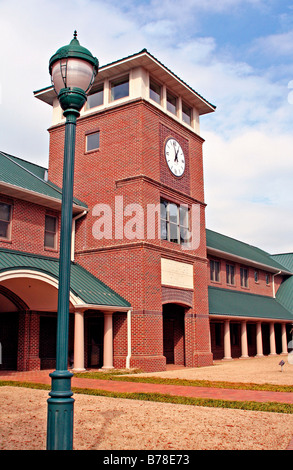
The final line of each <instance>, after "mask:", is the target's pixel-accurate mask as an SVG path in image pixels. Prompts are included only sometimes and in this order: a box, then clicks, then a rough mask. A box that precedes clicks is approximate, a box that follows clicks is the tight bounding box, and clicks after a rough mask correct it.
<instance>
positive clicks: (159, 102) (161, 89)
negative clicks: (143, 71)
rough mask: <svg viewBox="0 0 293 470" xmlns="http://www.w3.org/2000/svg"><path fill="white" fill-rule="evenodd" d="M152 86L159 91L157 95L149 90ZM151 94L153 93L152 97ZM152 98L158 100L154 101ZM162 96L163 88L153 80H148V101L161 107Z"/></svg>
mask: <svg viewBox="0 0 293 470" xmlns="http://www.w3.org/2000/svg"><path fill="white" fill-rule="evenodd" d="M152 84H153V85H154V86H156V87H158V88H159V89H160V93H159V94H157V93H156V92H155V91H154V90H152V89H151V85H152ZM152 93H153V96H152ZM154 96H158V97H159V100H157V99H155V98H154ZM162 96H163V87H162V85H160V84H159V83H158V82H156V80H153V79H152V78H150V83H149V97H150V99H151V100H152V101H154V102H155V103H157V104H159V105H161V104H162Z"/></svg>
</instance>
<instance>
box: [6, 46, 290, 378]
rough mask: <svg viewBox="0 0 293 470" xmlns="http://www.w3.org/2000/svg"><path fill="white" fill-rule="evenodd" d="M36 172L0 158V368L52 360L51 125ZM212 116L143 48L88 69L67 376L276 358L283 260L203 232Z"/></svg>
mask: <svg viewBox="0 0 293 470" xmlns="http://www.w3.org/2000/svg"><path fill="white" fill-rule="evenodd" d="M35 96H36V98H38V99H40V100H42V101H43V102H45V103H47V104H49V105H51V106H52V110H53V121H52V125H51V127H50V129H49V133H50V149H49V165H48V169H45V168H42V167H39V166H37V165H34V164H32V163H29V162H26V161H23V160H21V159H19V158H17V157H14V156H11V155H8V154H6V153H4V152H1V153H0V165H1V167H0V168H1V174H0V342H1V345H2V364H1V365H0V367H1V368H8V369H18V370H28V369H39V368H53V367H54V361H55V342H56V339H55V336H56V311H57V291H58V254H59V248H58V246H59V238H60V234H59V227H60V211H61V189H60V188H61V185H62V161H63V150H64V148H63V146H64V123H65V120H64V118H63V116H62V112H61V109H60V107H59V104H58V100H57V97H56V95H55V93H54V91H53V89H52V87H48V88H45V89H42V90H39V91H37V92H35ZM214 110H215V107H214V106H213V105H212V104H210V103H209V102H208V101H207V100H205V99H204V98H203V97H202V96H200V95H199V94H198V93H197V92H195V91H194V90H193V89H191V88H190V87H189V86H188V85H187V84H186V83H184V82H183V81H182V80H181V79H180V78H178V77H177V76H176V75H174V73H172V72H171V71H170V70H169V69H167V68H166V67H165V66H164V65H163V64H161V63H160V62H159V61H158V60H157V59H156V58H154V57H153V56H152V55H151V54H150V53H149V52H148V51H146V50H143V51H141V52H140V53H138V54H134V55H133V56H130V57H127V58H124V59H121V60H118V61H116V62H113V63H111V64H108V65H106V66H103V67H101V68H100V70H99V73H98V76H97V77H96V80H95V83H94V86H93V88H92V90H91V95H90V96H89V98H88V102H87V104H86V106H85V108H84V109H83V110H82V112H81V115H80V118H79V119H78V125H77V131H76V153H75V184H74V196H75V198H74V205H73V222H74V223H73V233H72V242H73V248H72V267H71V296H70V325H69V330H70V331H69V347H70V357H71V356H72V361H73V363H74V369H76V370H82V369H84V368H92V367H102V366H103V367H105V368H111V367H117V368H124V367H135V368H141V369H144V370H147V371H154V370H165V368H166V364H177V365H184V366H187V367H196V366H205V365H211V364H212V361H213V357H214V358H216V359H218V358H230V357H239V356H243V357H246V356H248V355H261V354H269V353H270V354H274V353H281V352H283V353H286V352H287V344H288V341H289V338H290V331H291V328H292V321H293V314H292V312H293V308H292V307H293V303H292V301H291V297H290V292H292V289H291V279H293V277H291V273H292V268H293V266H292V265H291V264H290V255H286V256H285V255H283V256H281V255H279V256H275V257H273V256H270V255H269V254H268V253H265V252H263V251H262V250H259V249H257V248H255V247H251V246H249V245H246V244H245V243H242V242H239V241H237V240H233V239H231V238H229V237H226V236H223V235H220V234H218V233H215V232H212V231H209V230H206V226H205V202H204V182H203V155H202V146H203V143H204V140H203V138H202V137H201V136H200V125H199V124H200V123H199V119H200V116H201V115H203V114H207V113H211V112H213V111H214Z"/></svg>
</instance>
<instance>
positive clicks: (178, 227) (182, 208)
mask: <svg viewBox="0 0 293 470" xmlns="http://www.w3.org/2000/svg"><path fill="white" fill-rule="evenodd" d="M162 206H164V207H165V210H164V216H163V217H162ZM170 208H172V209H173V208H175V209H176V214H174V215H172V214H171V213H170ZM182 216H183V218H184V220H182ZM172 217H176V221H173V220H172ZM162 224H164V226H165V235H166V236H165V237H162V233H163V225H162ZM189 228H190V210H189V206H188V204H178V203H176V202H173V201H168V200H167V199H164V198H161V200H160V239H161V240H166V241H168V242H171V243H175V244H176V245H180V246H182V245H185V244H187V243H188V240H186V239H185V238H184V237H183V236H182V232H183V231H187V232H188V231H189ZM174 229H175V231H176V237H174V239H173V238H172V233H171V231H173V230H174Z"/></svg>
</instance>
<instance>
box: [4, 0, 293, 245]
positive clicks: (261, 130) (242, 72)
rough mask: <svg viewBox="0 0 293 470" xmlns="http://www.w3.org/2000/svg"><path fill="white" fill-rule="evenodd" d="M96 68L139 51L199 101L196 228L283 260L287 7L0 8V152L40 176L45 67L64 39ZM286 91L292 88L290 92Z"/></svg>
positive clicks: (289, 218) (289, 63)
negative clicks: (205, 110)
mask: <svg viewBox="0 0 293 470" xmlns="http://www.w3.org/2000/svg"><path fill="white" fill-rule="evenodd" d="M74 29H77V31H78V38H79V40H80V42H81V44H82V45H84V46H85V47H88V48H89V49H90V50H91V52H92V53H93V54H94V55H96V56H97V57H98V58H99V60H100V63H101V64H106V63H108V62H112V61H114V60H116V59H119V58H121V57H125V56H128V55H130V54H132V53H135V52H138V51H140V50H141V49H143V48H147V49H148V50H149V51H150V53H152V54H153V55H154V56H155V57H157V58H158V59H159V60H160V61H161V62H163V63H164V64H165V65H166V66H167V67H168V68H170V69H171V70H172V71H173V72H174V73H176V74H177V75H179V76H180V77H181V78H182V79H183V80H184V81H186V82H187V83H188V84H189V85H190V86H191V87H192V88H194V89H195V90H197V91H198V92H199V93H200V94H201V95H203V96H204V97H205V98H206V99H207V100H208V101H210V102H211V103H213V104H214V105H216V107H217V109H216V112H215V113H213V114H210V115H207V116H203V117H202V120H201V134H202V136H203V138H204V139H205V144H204V170H205V198H206V202H207V211H206V216H207V226H208V227H209V228H211V229H214V230H217V231H219V232H222V233H225V234H227V235H230V236H232V237H235V238H239V239H241V240H243V241H246V242H248V243H252V244H255V245H257V246H259V247H261V248H263V249H265V250H267V251H269V252H272V253H275V252H287V251H293V236H292V234H293V194H292V181H293V158H292V153H293V152H292V149H293V4H292V2H289V1H287V0H266V1H265V0H217V1H215V0H184V1H182V0H160V1H159V0H147V1H134V0H119V1H118V0H108V1H105V0H104V1H101V0H70V1H69V0H50V2H48V0H46V1H45V0H26V1H25V2H24V1H21V0H8V1H7V0H0V31H1V40H2V48H1V63H0V104H1V106H0V110H1V112H0V149H1V150H4V151H6V152H10V153H12V154H14V155H17V156H19V157H21V158H24V159H28V160H31V161H34V162H36V163H39V164H41V165H45V166H46V165H47V164H48V145H49V139H48V132H47V129H48V127H49V126H50V124H51V111H52V110H51V108H50V107H49V106H47V105H45V104H44V103H41V102H39V101H38V100H36V99H35V98H34V97H33V90H37V89H40V88H42V87H45V86H47V85H49V84H50V79H49V74H48V62H49V59H50V57H51V55H52V54H53V53H54V52H55V51H56V50H57V49H58V48H59V47H60V46H62V45H64V44H67V43H68V42H69V41H70V39H71V38H72V34H73V31H74ZM290 82H291V83H290Z"/></svg>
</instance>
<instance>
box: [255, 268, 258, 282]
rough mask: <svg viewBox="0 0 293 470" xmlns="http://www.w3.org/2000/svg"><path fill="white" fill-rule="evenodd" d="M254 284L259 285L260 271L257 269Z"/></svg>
mask: <svg viewBox="0 0 293 470" xmlns="http://www.w3.org/2000/svg"><path fill="white" fill-rule="evenodd" d="M254 282H255V283H256V284H258V283H259V270H258V269H255V270H254Z"/></svg>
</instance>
